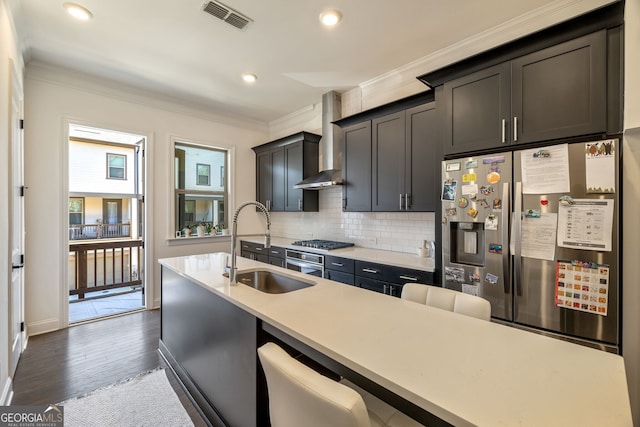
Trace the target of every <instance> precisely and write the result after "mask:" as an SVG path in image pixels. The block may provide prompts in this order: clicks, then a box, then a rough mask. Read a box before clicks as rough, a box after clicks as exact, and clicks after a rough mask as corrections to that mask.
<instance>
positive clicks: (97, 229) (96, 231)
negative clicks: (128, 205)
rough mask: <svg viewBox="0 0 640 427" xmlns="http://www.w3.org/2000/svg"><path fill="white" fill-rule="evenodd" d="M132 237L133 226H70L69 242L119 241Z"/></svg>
mask: <svg viewBox="0 0 640 427" xmlns="http://www.w3.org/2000/svg"><path fill="white" fill-rule="evenodd" d="M121 237H131V224H129V223H127V224H77V225H69V240H88V239H117V238H121Z"/></svg>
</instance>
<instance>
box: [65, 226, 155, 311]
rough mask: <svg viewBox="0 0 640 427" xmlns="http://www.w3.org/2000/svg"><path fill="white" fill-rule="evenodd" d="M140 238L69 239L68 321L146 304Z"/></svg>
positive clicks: (134, 308) (137, 307)
mask: <svg viewBox="0 0 640 427" xmlns="http://www.w3.org/2000/svg"><path fill="white" fill-rule="evenodd" d="M142 251H143V249H142V240H141V239H130V238H124V239H105V238H100V239H93V240H76V241H70V242H69V270H68V271H69V283H68V286H69V322H70V323H74V322H80V321H84V320H89V319H95V318H98V317H103V316H109V315H113V314H116V313H121V312H126V311H131V310H136V309H140V308H143V307H144V289H143V281H142V274H143V271H142V266H143V253H142Z"/></svg>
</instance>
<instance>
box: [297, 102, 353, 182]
mask: <svg viewBox="0 0 640 427" xmlns="http://www.w3.org/2000/svg"><path fill="white" fill-rule="evenodd" d="M341 112H342V101H341V99H340V94H339V93H337V92H335V91H331V92H327V93H325V94H324V95H322V139H321V140H320V153H321V164H320V172H319V173H317V174H315V175H312V176H310V177H309V178H306V179H304V180H302V181H301V182H299V183H298V184H296V185H294V186H293V188H298V189H303V190H321V189H324V188H329V187H333V186H335V185H342V171H341V170H340V167H341V165H342V138H343V136H342V129H340V128H339V127H338V126H337V125H334V124H333V123H331V122H333V121H336V120H338V119H340V117H341Z"/></svg>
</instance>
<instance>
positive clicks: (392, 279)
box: [355, 260, 433, 298]
mask: <svg viewBox="0 0 640 427" xmlns="http://www.w3.org/2000/svg"><path fill="white" fill-rule="evenodd" d="M355 276H356V286H359V287H361V288H364V289H368V290H371V291H375V292H380V293H383V294H387V295H391V296H394V297H398V298H399V297H400V295H401V294H402V287H403V286H404V285H405V283H410V282H413V283H424V284H429V285H430V284H433V273H432V272H428V271H422V270H414V269H410V268H404V267H396V266H390V265H386V264H379V263H374V262H368V261H359V260H356V262H355Z"/></svg>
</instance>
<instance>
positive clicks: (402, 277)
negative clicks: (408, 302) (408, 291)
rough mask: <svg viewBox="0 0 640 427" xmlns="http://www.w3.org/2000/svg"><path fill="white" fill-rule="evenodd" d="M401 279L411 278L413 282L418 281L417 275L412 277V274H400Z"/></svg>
mask: <svg viewBox="0 0 640 427" xmlns="http://www.w3.org/2000/svg"><path fill="white" fill-rule="evenodd" d="M400 278H401V279H403V280H411V281H412V282H417V281H418V278H417V277H412V276H400Z"/></svg>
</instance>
